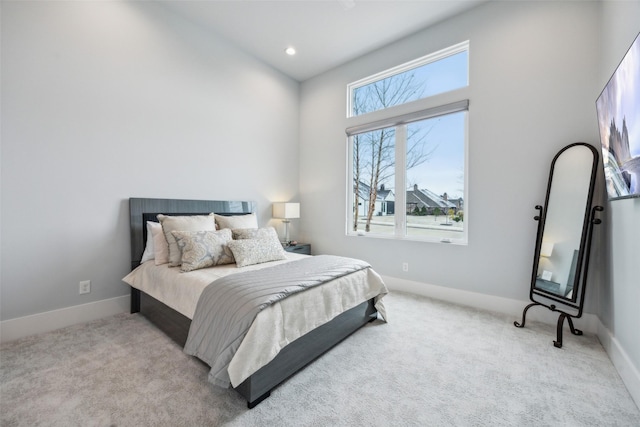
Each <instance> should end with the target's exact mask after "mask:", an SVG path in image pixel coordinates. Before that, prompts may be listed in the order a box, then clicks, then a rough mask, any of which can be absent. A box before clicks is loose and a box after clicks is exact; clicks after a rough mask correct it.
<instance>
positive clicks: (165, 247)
mask: <svg viewBox="0 0 640 427" xmlns="http://www.w3.org/2000/svg"><path fill="white" fill-rule="evenodd" d="M150 222H151V224H152V225H151V235H152V236H153V253H154V262H155V264H156V265H161V264H166V263H168V262H169V244H168V243H167V238H166V237H164V233H163V232H162V225H160V223H159V222H153V221H150Z"/></svg>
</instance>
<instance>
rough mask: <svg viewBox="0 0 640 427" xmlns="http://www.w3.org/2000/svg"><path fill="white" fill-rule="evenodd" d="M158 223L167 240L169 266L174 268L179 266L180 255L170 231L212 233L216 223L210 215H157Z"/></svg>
mask: <svg viewBox="0 0 640 427" xmlns="http://www.w3.org/2000/svg"><path fill="white" fill-rule="evenodd" d="M158 221H160V224H162V232H163V233H164V237H165V238H166V239H167V243H168V245H169V266H171V267H176V266H178V265H180V263H181V260H182V253H181V252H180V248H178V244H177V243H176V238H175V237H173V234H171V232H172V231H214V230H215V229H216V222H215V220H214V218H213V217H212V216H210V215H193V216H167V215H162V214H160V215H158Z"/></svg>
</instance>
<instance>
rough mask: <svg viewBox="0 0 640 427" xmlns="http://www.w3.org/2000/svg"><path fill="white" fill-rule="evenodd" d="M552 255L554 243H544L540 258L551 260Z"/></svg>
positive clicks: (541, 246)
mask: <svg viewBox="0 0 640 427" xmlns="http://www.w3.org/2000/svg"><path fill="white" fill-rule="evenodd" d="M552 253H553V243H551V242H542V245H540V256H543V257H546V258H549V257H550V256H551V254H552Z"/></svg>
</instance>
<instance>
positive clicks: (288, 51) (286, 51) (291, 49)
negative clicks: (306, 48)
mask: <svg viewBox="0 0 640 427" xmlns="http://www.w3.org/2000/svg"><path fill="white" fill-rule="evenodd" d="M284 53H286V54H287V55H290V56H293V55H295V54H296V50H295V49H294V48H292V47H288V48H286V49H285V50H284Z"/></svg>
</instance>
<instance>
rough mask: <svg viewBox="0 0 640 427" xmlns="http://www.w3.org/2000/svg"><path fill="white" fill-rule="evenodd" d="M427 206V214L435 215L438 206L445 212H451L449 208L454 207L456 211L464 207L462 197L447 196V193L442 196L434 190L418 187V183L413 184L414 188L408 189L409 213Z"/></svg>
mask: <svg viewBox="0 0 640 427" xmlns="http://www.w3.org/2000/svg"><path fill="white" fill-rule="evenodd" d="M423 207H425V208H426V213H427V215H434V211H435V209H436V208H440V211H441V212H442V213H443V214H446V213H448V212H449V209H453V211H454V213H457V212H458V211H460V210H462V209H463V208H464V203H463V200H462V198H458V199H451V200H449V198H448V197H447V193H444V194H443V195H442V196H438V195H437V194H436V193H434V192H433V191H429V190H426V189H420V188H418V185H417V184H415V185H414V186H413V190H407V213H409V214H410V213H413V212H414V211H415V209H416V208H418V209H420V210H422V208H423Z"/></svg>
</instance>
